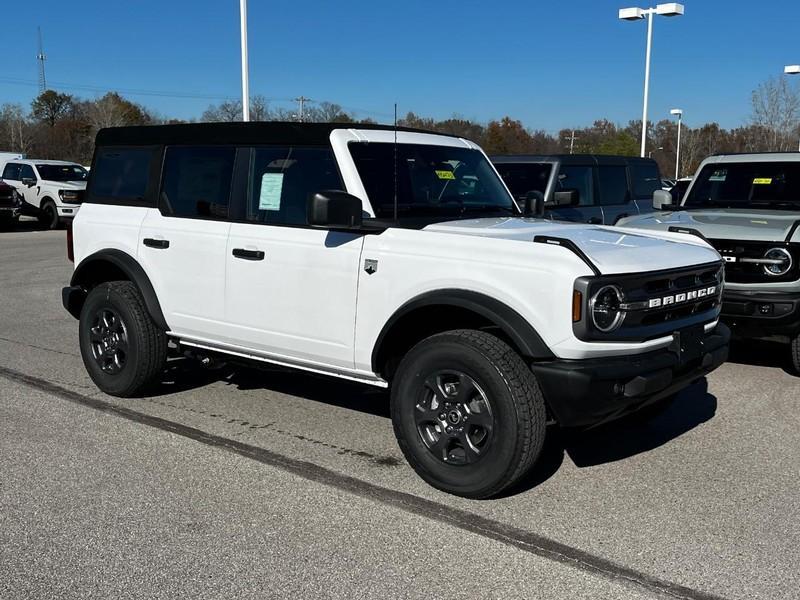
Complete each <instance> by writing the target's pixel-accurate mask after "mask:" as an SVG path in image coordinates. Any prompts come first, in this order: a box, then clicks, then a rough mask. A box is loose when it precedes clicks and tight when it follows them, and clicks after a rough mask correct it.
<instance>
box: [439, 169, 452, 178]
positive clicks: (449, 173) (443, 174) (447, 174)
mask: <svg viewBox="0 0 800 600" xmlns="http://www.w3.org/2000/svg"><path fill="white" fill-rule="evenodd" d="M436 176H437V177H438V178H439V179H455V178H456V176H455V175H454V174H453V172H452V171H446V170H442V171H438V170H437V171H436Z"/></svg>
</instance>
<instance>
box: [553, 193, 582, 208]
mask: <svg viewBox="0 0 800 600" xmlns="http://www.w3.org/2000/svg"><path fill="white" fill-rule="evenodd" d="M580 201H581V196H580V193H579V192H578V190H563V191H561V192H556V193H555V194H553V202H552V203H551V204H552V205H553V206H578V204H579V203H580Z"/></svg>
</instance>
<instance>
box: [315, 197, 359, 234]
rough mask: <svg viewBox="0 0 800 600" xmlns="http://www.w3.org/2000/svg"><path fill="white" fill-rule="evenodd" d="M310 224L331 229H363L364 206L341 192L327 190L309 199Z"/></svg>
mask: <svg viewBox="0 0 800 600" xmlns="http://www.w3.org/2000/svg"><path fill="white" fill-rule="evenodd" d="M307 208H308V212H307V215H308V224H309V225H313V226H315V227H327V228H330V229H358V228H359V227H361V213H362V210H363V208H362V204H361V200H360V199H359V198H356V197H355V196H353V195H352V194H348V193H347V192H343V191H341V190H326V191H322V192H317V193H316V194H312V195H311V196H309V198H308V207H307Z"/></svg>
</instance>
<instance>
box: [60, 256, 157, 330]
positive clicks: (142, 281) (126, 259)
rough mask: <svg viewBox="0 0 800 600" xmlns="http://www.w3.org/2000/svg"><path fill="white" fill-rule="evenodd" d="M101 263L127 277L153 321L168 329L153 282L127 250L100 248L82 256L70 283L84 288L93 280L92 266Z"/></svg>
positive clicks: (94, 266)
mask: <svg viewBox="0 0 800 600" xmlns="http://www.w3.org/2000/svg"><path fill="white" fill-rule="evenodd" d="M102 263H108V264H111V265H113V266H115V267H116V268H118V269H119V270H120V271H122V272H123V273H124V274H125V275H126V276H127V277H128V279H129V280H130V281H132V282H133V283H134V284H135V285H136V287H137V288H139V291H140V292H141V294H142V298H143V299H144V304H145V307H146V308H147V312H148V313H150V316H151V317H152V318H153V321H155V323H156V325H157V326H158V327H160V328H161V329H163V330H164V331H169V325H167V321H166V319H165V318H164V313H163V311H162V310H161V304H160V303H159V301H158V296H156V291H155V289H153V284H152V283H151V282H150V278H149V277H148V276H147V273H145V271H144V269H143V268H142V266H141V265H140V264H139V263H138V262H136V259H135V258H133V257H132V256H131V255H130V254H128V253H127V252H123V251H122V250H116V249H113V248H108V249H106V250H100V251H98V252H95V253H94V254H90V255H89V256H87V257H86V258H84V259H83V260H82V261H81V262H80V263H79V264H78V266H77V267H75V272H74V273H73V274H72V280H71V281H70V285H71V286H73V287H80V288H83V289H84V290H85V289H86V288H87V287H88V286H89V285H90V284H91V283H92V281H93V278H92V277H91V272H92V270H93V268H96V267H97V266H99V265H100V264H102ZM81 304H82V303H81Z"/></svg>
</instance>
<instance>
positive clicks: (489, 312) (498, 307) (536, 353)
mask: <svg viewBox="0 0 800 600" xmlns="http://www.w3.org/2000/svg"><path fill="white" fill-rule="evenodd" d="M426 306H453V307H458V308H464V309H467V310H469V311H472V312H474V313H476V314H478V315H480V316H482V317H484V318H485V319H487V320H489V321H491V322H492V323H494V324H495V325H496V326H497V327H499V328H500V329H501V330H502V331H503V333H505V334H506V335H507V336H508V337H509V339H511V341H513V342H514V344H515V345H516V346H517V348H519V350H520V352H521V353H522V355H523V356H525V357H527V358H535V359H550V358H553V357H554V355H553V353H552V352H551V351H550V348H548V347H547V344H545V342H544V341H543V340H542V338H541V337H540V336H539V334H538V333H537V332H536V330H535V329H534V328H533V326H532V325H531V324H530V323H528V321H527V320H525V318H524V317H523V316H522V315H520V314H519V313H518V312H517V311H516V310H514V309H513V308H511V307H509V306H507V305H506V304H504V303H502V302H501V301H499V300H497V299H496V298H492V297H491V296H487V295H486V294H482V293H480V292H473V291H469V290H460V289H444V290H436V291H431V292H425V293H423V294H420V295H419V296H416V297H415V298H412V299H411V300H409V301H408V302H406V303H405V304H403V305H402V306H401V307H400V308H398V309H397V310H396V311H395V312H394V314H393V315H392V316H391V317H390V318H389V320H388V321H386V323H385V324H384V326H383V328H382V329H381V332H380V334H379V335H378V338H377V340H376V341H375V345H374V346H373V349H372V368H373V370H374V371H375V372H376V373H377V372H379V370H380V365H379V364H378V363H379V356H380V353H381V349H382V346H383V343H384V341H385V340H386V337H387V336H388V335H389V332H390V331H392V328H393V327H394V325H395V324H396V323H397V322H398V321H399V320H400V319H401V318H403V317H404V316H405V315H407V314H409V313H411V312H412V311H414V310H417V309H419V308H423V307H426Z"/></svg>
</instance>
